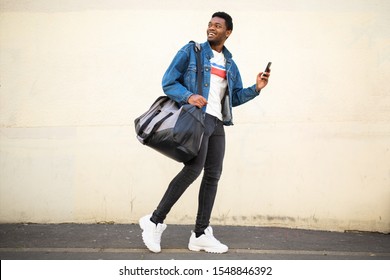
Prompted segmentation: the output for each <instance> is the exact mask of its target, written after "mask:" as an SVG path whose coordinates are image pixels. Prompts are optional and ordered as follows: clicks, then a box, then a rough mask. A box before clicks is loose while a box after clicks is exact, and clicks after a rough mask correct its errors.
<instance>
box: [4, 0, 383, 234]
mask: <svg viewBox="0 0 390 280" xmlns="http://www.w3.org/2000/svg"><path fill="white" fill-rule="evenodd" d="M0 3H1V14H0V71H1V72H0V79H1V80H0V82H1V87H0V125H1V127H0V132H1V138H0V152H1V154H0V168H1V169H0V172H1V173H0V222H3V223H4V222H6V223H8V222H33V223H35V222H39V223H61V222H77V223H93V222H116V223H130V222H136V221H137V220H138V218H139V217H140V216H141V215H144V214H146V213H149V212H151V211H152V210H153V209H154V207H155V206H156V205H157V203H158V202H159V199H160V198H161V196H162V194H163V193H164V191H165V189H166V186H167V184H168V183H169V181H170V179H171V178H172V177H173V176H174V175H175V174H176V173H177V172H178V170H179V169H180V168H181V165H180V164H178V163H175V162H173V161H171V160H169V159H167V158H165V157H164V156H161V155H159V154H157V153H156V152H154V151H152V150H150V149H149V148H147V147H144V146H142V145H141V144H140V143H139V142H137V140H136V138H135V132H134V126H133V120H134V119H135V118H136V117H137V116H138V115H140V114H141V113H143V112H144V111H145V110H146V109H147V108H148V107H149V105H150V104H151V103H152V101H154V99H155V98H156V97H157V96H159V95H161V94H162V91H161V86H160V84H161V77H162V75H163V73H164V71H165V69H166V68H167V66H168V64H169V63H170V61H171V59H172V58H173V56H174V55H175V53H176V52H177V50H178V49H179V48H180V47H181V46H183V45H184V44H185V43H186V42H188V41H189V40H197V41H204V40H205V38H206V36H205V32H206V27H207V23H208V21H209V19H210V16H211V14H212V13H213V12H214V11H217V10H224V11H227V12H229V13H230V14H231V15H232V16H233V20H234V24H235V27H234V31H233V34H232V36H231V37H230V38H229V40H228V41H227V47H228V48H229V49H230V50H231V52H232V53H233V54H234V58H235V60H236V62H237V64H238V66H239V68H240V70H241V75H242V78H243V81H244V84H245V85H247V86H249V85H252V84H253V83H254V81H255V76H256V74H257V73H258V72H259V71H262V70H263V69H264V67H265V65H266V63H267V62H268V61H272V62H273V70H272V78H271V82H270V84H269V86H268V87H267V88H266V89H265V90H264V91H263V92H262V94H261V96H260V97H258V98H257V99H255V100H254V101H252V102H250V103H248V104H246V105H243V106H241V107H238V108H235V111H234V117H235V119H234V121H235V125H234V126H233V127H227V128H226V133H227V141H228V142H227V154H226V160H225V169H224V174H223V178H222V180H221V183H220V189H219V193H218V196H217V201H216V204H215V208H214V211H213V217H212V223H213V224H234V225H256V226H285V227H299V228H310V229H324V230H364V231H381V232H390V86H389V80H390V55H389V54H390V29H389V26H390V17H389V15H390V4H389V3H390V2H389V1H386V0H370V1H363V0H344V1H338V0H327V1H310V0H294V1H263V0H261V1H254V0H253V1H249V0H247V1H219V0H216V1H205V0H200V1H178V0H166V1H157V0H156V1H134V0H130V1H125V0H122V1H108V0H107V1H104V0H103V1H92V0H89V1H76V0H71V1H57V0H36V1H27V0H19V1H6V0H0ZM184 3H185V4H184ZM198 183H199V181H197V182H196V184H194V185H193V186H192V187H191V188H190V189H188V191H187V192H186V193H185V194H184V196H183V197H182V199H181V200H180V201H179V202H178V203H177V205H175V207H174V209H173V210H172V212H171V213H170V215H169V217H168V219H167V222H168V223H193V221H194V216H195V214H196V207H197V191H198V187H199V184H198Z"/></svg>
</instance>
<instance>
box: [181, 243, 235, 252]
mask: <svg viewBox="0 0 390 280" xmlns="http://www.w3.org/2000/svg"><path fill="white" fill-rule="evenodd" d="M188 249H189V250H190V251H194V252H200V251H205V252H207V253H213V254H224V253H226V252H227V251H228V250H229V249H217V248H203V247H199V246H195V245H191V244H188Z"/></svg>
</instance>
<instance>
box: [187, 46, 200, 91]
mask: <svg viewBox="0 0 390 280" xmlns="http://www.w3.org/2000/svg"><path fill="white" fill-rule="evenodd" d="M190 43H193V44H194V50H195V54H196V74H197V79H196V80H197V82H198V94H200V95H203V87H202V84H203V79H202V70H201V69H202V64H201V59H200V53H201V51H202V49H201V47H200V44H199V43H198V42H195V41H190Z"/></svg>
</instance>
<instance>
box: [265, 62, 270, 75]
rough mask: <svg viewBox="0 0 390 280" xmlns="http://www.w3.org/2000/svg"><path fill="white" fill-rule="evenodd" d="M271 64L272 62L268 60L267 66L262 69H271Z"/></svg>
mask: <svg viewBox="0 0 390 280" xmlns="http://www.w3.org/2000/svg"><path fill="white" fill-rule="evenodd" d="M271 64H272V62H268V64H267V67H266V68H265V70H264V73H267V72H269V70H270V69H271Z"/></svg>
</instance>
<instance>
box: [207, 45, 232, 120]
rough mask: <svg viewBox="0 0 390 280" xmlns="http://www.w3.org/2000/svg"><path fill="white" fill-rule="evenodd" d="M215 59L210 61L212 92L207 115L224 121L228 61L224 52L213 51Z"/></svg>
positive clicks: (208, 101)
mask: <svg viewBox="0 0 390 280" xmlns="http://www.w3.org/2000/svg"><path fill="white" fill-rule="evenodd" d="M213 54H214V57H213V58H212V59H210V63H211V79H210V92H209V97H208V100H207V107H206V113H208V114H210V115H212V116H215V117H217V118H218V119H220V120H222V104H221V101H222V98H223V97H224V95H225V91H226V87H227V80H226V60H225V56H224V55H223V53H222V52H220V53H219V52H216V51H214V50H213Z"/></svg>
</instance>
